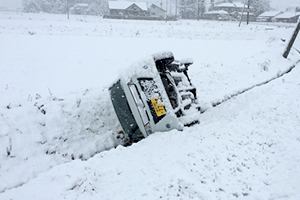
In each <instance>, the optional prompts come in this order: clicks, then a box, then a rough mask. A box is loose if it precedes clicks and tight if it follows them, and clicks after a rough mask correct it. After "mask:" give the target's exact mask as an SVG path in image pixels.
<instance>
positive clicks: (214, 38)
mask: <svg viewBox="0 0 300 200" xmlns="http://www.w3.org/2000/svg"><path fill="white" fill-rule="evenodd" d="M295 25H296V24H257V23H251V24H250V25H245V24H242V26H241V27H238V22H216V21H176V22H164V21H126V20H106V19H101V18H99V17H91V16H90V17H87V16H70V19H69V20H67V19H66V16H65V15H49V14H14V13H0V97H1V98H0V199H1V200H10V199H21V200H24V199H28V200H29V199H30V200H33V199H38V200H40V199H43V200H45V199H69V200H74V199H113V200H114V199H149V200H153V199H183V200H185V199H205V200H210V199H222V200H223V199H249V200H277V199H288V200H298V199H300V114H299V113H300V100H299V99H300V92H299V91H300V80H299V76H300V63H298V64H296V63H297V62H298V61H299V60H300V54H299V53H298V52H297V51H296V50H295V49H292V51H291V53H290V55H289V57H288V59H284V58H283V57H282V53H283V51H284V49H285V47H286V45H287V42H288V41H289V39H290V37H291V35H292V33H293V31H294V29H295ZM298 37H299V36H298ZM283 39H285V42H284V41H283ZM294 47H295V48H297V49H298V50H299V49H300V39H299V38H298V39H297V40H296V42H295V45H294ZM165 50H169V51H172V52H173V53H174V55H175V58H178V59H183V58H192V59H193V60H194V64H193V65H192V66H191V67H190V71H189V72H190V77H191V79H192V82H193V84H194V85H195V86H196V88H197V89H198V91H197V92H198V97H199V100H200V104H201V105H202V106H203V107H206V108H207V111H206V112H205V113H203V114H202V115H201V124H199V125H195V126H193V127H190V128H185V129H184V130H183V131H176V130H173V131H170V132H164V133H155V134H153V135H151V136H150V137H148V138H146V139H144V140H142V141H140V142H138V143H136V144H133V145H132V146H130V147H123V146H120V145H119V144H120V142H121V141H119V140H118V139H117V138H116V132H117V131H118V130H120V127H119V125H118V123H117V118H116V116H115V114H114V111H113V108H112V105H111V102H110V99H109V94H108V87H109V86H110V84H111V83H112V82H113V81H114V80H116V79H117V78H118V76H119V71H121V70H122V69H124V68H125V67H128V66H129V65H131V64H132V63H134V62H135V61H138V60H140V59H143V58H144V57H145V56H148V55H151V54H153V53H156V52H161V51H165ZM292 66H295V68H293V69H292V70H291V71H290V72H289V73H287V74H285V72H287V71H289V69H290V68H291V67H292ZM282 74H284V75H283V76H281V75H282ZM268 80H272V81H270V82H268V83H266V84H262V83H264V82H266V81H268ZM254 86H255V87H254ZM249 88H251V89H250V90H248V91H247V92H244V93H242V94H240V95H237V96H233V97H232V98H230V99H229V100H227V99H228V98H229V97H231V96H232V95H235V94H238V93H239V92H241V91H244V90H247V89H249ZM224 100H227V101H224ZM222 101H224V102H223V103H222V104H220V105H218V106H216V107H212V105H214V104H216V103H218V102H222ZM115 147H116V148H115Z"/></svg>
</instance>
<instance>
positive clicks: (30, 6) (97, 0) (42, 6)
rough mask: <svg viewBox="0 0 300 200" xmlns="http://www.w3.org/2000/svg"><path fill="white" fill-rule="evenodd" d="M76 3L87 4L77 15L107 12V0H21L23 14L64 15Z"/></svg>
mask: <svg viewBox="0 0 300 200" xmlns="http://www.w3.org/2000/svg"><path fill="white" fill-rule="evenodd" d="M76 3H87V4H88V5H89V6H88V9H86V11H85V12H83V13H77V14H88V15H96V14H106V13H107V12H108V1H107V0H23V9H24V12H34V13H38V12H45V13H56V14H62V13H66V12H67V9H70V8H71V7H74V5H75V4H76Z"/></svg>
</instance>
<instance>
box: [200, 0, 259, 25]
mask: <svg viewBox="0 0 300 200" xmlns="http://www.w3.org/2000/svg"><path fill="white" fill-rule="evenodd" d="M252 9H253V8H252V7H250V8H249V9H248V8H247V6H245V5H244V4H243V3H240V2H233V3H221V4H217V5H214V6H212V7H210V11H209V12H208V13H205V14H204V15H206V16H208V15H210V16H212V17H213V18H215V17H214V15H218V13H217V11H225V12H227V13H228V14H229V15H230V17H229V18H228V20H229V19H232V20H240V19H241V17H242V20H243V21H246V20H247V12H248V11H249V20H250V21H254V14H253V13H252ZM212 11H214V12H212ZM224 14H225V13H224Z"/></svg>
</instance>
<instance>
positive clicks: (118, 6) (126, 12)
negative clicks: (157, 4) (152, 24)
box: [108, 1, 148, 17]
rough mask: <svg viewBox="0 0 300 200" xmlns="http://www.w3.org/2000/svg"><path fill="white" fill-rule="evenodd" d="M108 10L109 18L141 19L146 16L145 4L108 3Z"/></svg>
mask: <svg viewBox="0 0 300 200" xmlns="http://www.w3.org/2000/svg"><path fill="white" fill-rule="evenodd" d="M108 8H109V14H110V15H111V16H134V17H142V16H147V15H148V8H147V3H146V2H129V1H109V2H108Z"/></svg>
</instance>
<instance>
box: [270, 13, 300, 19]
mask: <svg viewBox="0 0 300 200" xmlns="http://www.w3.org/2000/svg"><path fill="white" fill-rule="evenodd" d="M297 16H300V12H296V13H295V12H285V13H283V14H281V15H278V16H276V17H275V18H276V19H290V18H293V17H297Z"/></svg>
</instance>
